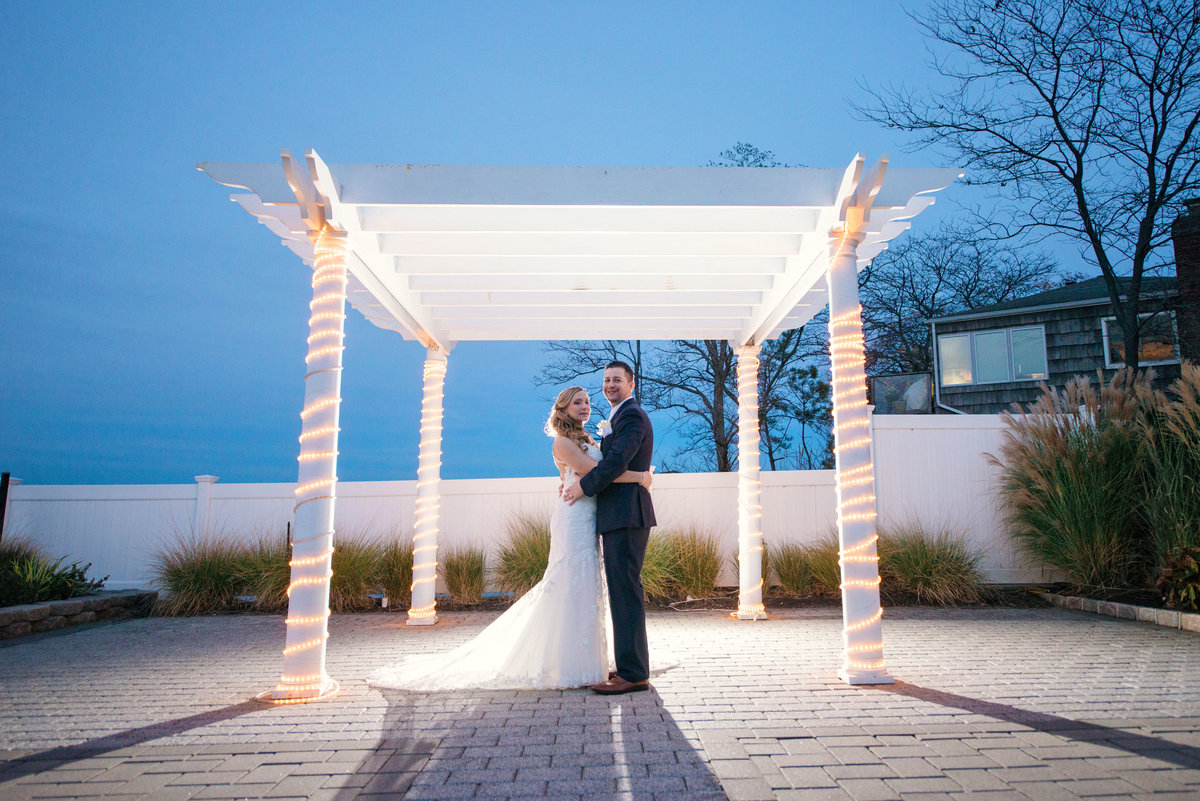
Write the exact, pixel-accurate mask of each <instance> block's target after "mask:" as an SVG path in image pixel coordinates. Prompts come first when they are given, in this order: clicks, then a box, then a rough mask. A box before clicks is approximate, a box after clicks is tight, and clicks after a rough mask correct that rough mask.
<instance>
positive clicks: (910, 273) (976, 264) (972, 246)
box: [858, 225, 1055, 375]
mask: <svg viewBox="0 0 1200 801" xmlns="http://www.w3.org/2000/svg"><path fill="white" fill-rule="evenodd" d="M1054 275H1055V265H1054V262H1053V261H1052V260H1051V259H1050V258H1049V257H1048V256H1047V255H1046V254H1045V253H1040V252H1033V251H1030V250H1029V249H1027V248H1021V247H1018V246H1016V245H1015V244H1013V243H1007V242H995V241H989V240H983V239H981V238H980V234H979V232H977V231H972V230H970V229H968V228H965V227H964V226H961V225H943V226H942V227H941V228H940V229H937V230H935V231H933V232H932V233H928V234H918V235H910V236H909V237H906V238H905V239H902V240H900V241H899V242H898V243H897V244H896V245H895V247H892V248H889V249H887V250H885V251H883V252H882V253H880V254H879V255H878V256H876V257H875V259H874V260H873V261H872V262H871V263H870V265H868V266H867V267H866V268H865V269H864V270H863V271H862V272H860V273H859V275H858V284H859V296H860V298H861V300H862V309H863V311H862V314H863V334H864V337H865V339H866V350H867V372H868V373H870V374H872V375H883V374H886V373H916V372H929V371H931V370H932V369H933V343H932V342H931V341H930V332H929V323H928V320H929V318H931V317H939V316H942V315H946V314H954V313H955V312H963V311H968V310H970V309H974V308H978V307H980V306H987V305H989V304H992V303H1000V302H1002V301H1006V300H1012V299H1014V298H1019V297H1023V296H1025V295H1030V294H1032V293H1034V292H1037V291H1040V290H1042V289H1046V288H1049V285H1050V283H1052V282H1051V278H1052V277H1053V276H1054Z"/></svg>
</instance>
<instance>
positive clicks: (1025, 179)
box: [859, 0, 1200, 368]
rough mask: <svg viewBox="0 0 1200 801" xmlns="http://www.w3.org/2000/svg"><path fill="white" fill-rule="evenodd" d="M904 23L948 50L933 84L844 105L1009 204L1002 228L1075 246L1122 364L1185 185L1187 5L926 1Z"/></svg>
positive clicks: (1186, 1)
mask: <svg viewBox="0 0 1200 801" xmlns="http://www.w3.org/2000/svg"><path fill="white" fill-rule="evenodd" d="M914 19H916V21H917V22H918V24H919V25H921V27H922V28H923V29H924V30H925V32H926V34H927V36H928V37H929V38H930V40H931V42H932V44H933V45H934V47H938V48H943V46H944V49H946V50H948V52H947V53H946V54H944V55H940V56H938V57H936V58H935V59H934V60H933V62H932V65H931V66H932V67H933V68H934V69H935V70H936V71H937V72H938V73H940V75H941V76H943V77H944V78H946V79H948V84H949V86H948V88H947V89H946V90H944V91H936V90H934V91H925V90H913V89H909V88H905V87H891V88H887V89H882V90H875V91H871V97H872V100H871V101H869V102H868V103H867V104H866V105H864V106H862V107H860V108H859V111H860V113H862V114H863V115H864V116H865V117H866V118H868V119H871V120H874V121H877V122H880V123H883V124H884V125H887V126H888V127H891V128H895V129H899V130H903V131H907V132H910V133H913V134H916V138H915V143H914V145H913V149H914V150H915V149H923V148H926V147H929V146H931V145H932V146H935V147H937V148H940V149H941V150H943V151H945V152H946V153H947V154H948V155H949V156H950V158H951V159H953V160H955V161H958V162H959V163H961V164H962V166H964V167H966V168H968V169H969V170H970V171H971V178H970V180H971V183H974V184H981V185H985V186H988V187H990V188H991V189H992V190H993V191H994V192H995V194H996V195H997V197H1001V198H1005V199H1007V200H1008V201H1010V203H1009V205H1008V209H1007V210H1008V212H1009V213H1010V214H1011V215H1012V216H1011V218H1010V219H1011V221H1012V222H1011V224H1010V225H1006V226H1004V228H1005V230H1004V234H1005V235H1009V236H1021V235H1031V236H1033V237H1035V238H1036V237H1038V236H1065V237H1067V238H1069V239H1070V240H1073V241H1076V242H1079V243H1080V244H1081V245H1084V246H1085V247H1086V253H1087V254H1088V256H1087V257H1088V258H1089V260H1090V261H1091V262H1093V263H1094V264H1095V266H1096V267H1098V268H1099V270H1100V272H1101V274H1102V275H1103V276H1104V279H1105V283H1106V285H1107V287H1108V293H1109V298H1110V300H1111V301H1112V304H1113V309H1114V312H1115V314H1116V316H1117V318H1118V319H1119V320H1120V322H1121V328H1122V330H1123V332H1124V346H1125V362H1126V364H1128V365H1129V366H1131V367H1135V368H1136V367H1137V365H1138V342H1139V339H1140V337H1139V326H1138V323H1139V317H1138V313H1139V310H1140V307H1141V294H1142V276H1143V274H1144V273H1145V272H1146V271H1154V270H1156V269H1158V268H1161V267H1163V266H1165V265H1166V264H1169V256H1168V255H1166V253H1167V252H1169V250H1168V251H1164V250H1163V245H1164V244H1166V243H1167V242H1168V238H1169V229H1168V225H1169V223H1170V220H1171V219H1172V218H1173V217H1174V212H1175V210H1176V207H1178V205H1179V204H1180V202H1181V201H1182V199H1184V198H1186V197H1190V196H1193V195H1195V194H1197V190H1198V189H1200V185H1198V178H1200V175H1198V171H1197V155H1198V151H1200V143H1198V137H1197V125H1198V123H1200V7H1198V6H1197V3H1196V2H1195V0H1106V1H1103V2H1102V1H1100V0H1004V2H994V3H993V2H978V1H977V0H934V2H933V3H932V5H931V6H930V8H929V9H928V10H927V11H926V12H924V13H918V14H915V15H914ZM1119 278H1120V279H1121V280H1118V279H1119Z"/></svg>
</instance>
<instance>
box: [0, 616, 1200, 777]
mask: <svg viewBox="0 0 1200 801" xmlns="http://www.w3.org/2000/svg"><path fill="white" fill-rule="evenodd" d="M494 616H495V615H494V614H484V613H452V614H444V615H443V616H442V622H441V623H439V624H438V625H437V626H435V627H432V628H409V627H406V626H404V625H403V616H402V615H398V614H389V615H384V614H374V615H344V616H337V617H335V618H333V620H332V623H331V638H330V641H329V668H330V672H331V674H332V675H333V676H335V677H336V678H338V679H339V680H340V681H341V683H342V688H343V689H342V693H341V694H340V695H339V696H337V697H336V698H334V699H332V700H329V701H325V702H321V703H317V704H305V705H297V706H283V707H266V706H263V705H260V704H257V703H254V702H252V701H248V700H247V699H248V698H250V697H251V696H253V695H254V694H255V693H257V692H259V691H261V690H263V689H266V688H268V687H270V686H271V685H272V684H273V683H274V681H275V680H276V679H277V678H278V672H279V669H280V667H281V661H282V660H281V657H280V655H279V648H280V646H281V644H282V641H283V622H282V618H281V617H257V616H227V617H206V618H191V619H161V618H150V619H141V620H132V621H123V622H119V623H112V624H102V625H97V626H92V627H86V628H83V629H78V630H69V631H65V632H59V633H56V634H54V635H38V636H35V637H32V638H26V639H22V640H18V641H15V642H11V643H9V644H7V645H4V646H0V749H5V750H0V799H3V800H4V801H18V800H22V799H32V798H77V797H78V798H83V797H88V798H90V797H97V796H106V797H107V798H109V799H117V798H119V799H134V798H149V799H162V800H163V801H170V800H171V799H185V798H260V797H262V798H296V799H302V798H303V799H338V800H339V801H341V800H342V799H383V798H400V797H404V798H410V799H459V798H523V797H549V798H555V799H559V798H563V799H566V798H625V799H646V800H647V801H654V800H655V799H685V798H686V799H722V798H730V799H843V800H849V799H854V801H883V800H884V799H898V798H904V799H928V800H929V801H933V799H962V798H968V799H1047V801H1051V800H1054V801H1056V800H1057V799H1075V798H1089V799H1105V798H1121V799H1130V798H1131V799H1155V800H1156V801H1165V800H1166V799H1191V800H1193V801H1194V799H1198V798H1200V634H1196V633H1192V632H1186V631H1178V630H1172V629H1165V628H1161V627H1158V626H1152V625H1146V624H1139V623H1135V622H1129V621H1121V620H1114V619H1111V618H1100V617H1095V616H1092V615H1089V614H1086V613H1082V612H1072V611H1066V610H1059V609H982V610H925V609H891V610H888V612H887V616H886V617H885V618H884V636H885V642H886V645H887V654H886V656H887V659H888V664H889V666H890V669H891V670H892V672H893V673H894V675H895V676H896V678H897V679H898V681H897V683H896V684H895V685H893V686H891V687H886V688H854V687H849V686H847V685H845V684H843V683H842V682H841V681H839V680H838V679H837V678H836V676H835V671H836V667H837V663H838V654H839V649H840V642H841V620H840V613H839V611H838V610H837V609H832V608H828V609H811V610H795V611H783V612H777V613H775V614H774V615H773V617H772V619H771V620H769V621H765V622H758V623H749V622H738V621H733V620H730V619H728V618H727V617H726V615H725V613H721V612H688V613H656V614H654V615H652V616H651V619H650V633H651V646H652V649H656V652H657V653H660V654H661V653H668V652H669V653H670V654H671V655H672V656H674V657H675V658H677V659H678V660H679V661H680V662H681V663H682V666H681V667H679V668H677V669H674V670H671V671H670V672H668V673H666V674H664V675H662V676H659V677H657V678H656V679H655V681H654V687H655V689H654V691H653V692H649V693H640V694H633V695H628V696H622V697H616V698H605V697H601V696H597V695H594V694H591V693H588V692H584V691H565V692H559V691H555V692H535V691H524V692H464V693H452V694H416V693H401V692H378V691H375V690H372V689H370V688H368V687H367V686H366V684H365V682H364V677H365V676H366V675H367V674H368V673H369V672H370V671H371V670H373V669H374V668H375V667H377V666H379V665H382V664H385V663H387V662H390V661H391V660H393V659H395V658H396V657H397V656H399V655H401V654H403V653H408V652H418V651H420V652H426V651H437V650H442V649H446V648H449V647H452V646H453V645H455V644H456V643H459V642H462V641H463V640H465V639H467V638H469V637H470V636H472V635H473V634H474V633H475V632H477V631H478V630H479V629H480V628H481V627H482V626H484V625H485V624H486V623H487V622H488V621H489V620H491V619H493V618H494Z"/></svg>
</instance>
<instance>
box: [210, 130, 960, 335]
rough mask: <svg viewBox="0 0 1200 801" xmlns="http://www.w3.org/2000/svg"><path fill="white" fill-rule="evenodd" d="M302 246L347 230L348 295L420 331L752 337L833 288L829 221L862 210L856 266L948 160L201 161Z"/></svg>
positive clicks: (914, 208)
mask: <svg viewBox="0 0 1200 801" xmlns="http://www.w3.org/2000/svg"><path fill="white" fill-rule="evenodd" d="M199 168H200V169H201V170H203V171H204V172H206V173H207V174H208V175H210V176H211V177H213V178H214V179H216V180H217V181H218V182H220V183H222V184H225V185H227V186H231V187H236V188H238V189H240V190H244V191H241V192H238V193H236V194H234V195H232V199H233V200H234V201H235V202H237V203H238V204H240V205H241V206H242V207H243V208H245V209H246V211H248V212H249V213H250V214H252V215H253V216H254V217H256V218H258V220H259V221H260V222H262V223H263V224H265V225H266V226H267V227H268V228H269V229H270V230H271V231H272V232H273V233H275V234H276V235H277V236H279V237H280V239H281V240H282V241H283V244H285V245H286V246H287V247H289V248H291V249H292V250H293V251H295V252H296V253H297V254H298V255H299V256H300V257H301V259H303V260H304V261H306V262H311V259H312V241H311V239H310V233H311V231H312V230H313V229H314V227H316V226H314V224H313V222H314V217H316V218H321V220H322V221H325V220H327V221H328V222H329V223H330V224H332V225H333V226H334V227H336V228H337V229H339V230H341V231H343V232H345V235H346V238H347V247H348V250H349V252H350V260H349V265H348V266H349V271H350V275H351V283H350V287H349V295H348V297H349V301H350V302H351V303H352V304H353V305H354V306H355V307H356V308H357V309H358V310H359V311H360V312H361V313H362V314H363V315H364V316H365V317H366V318H367V319H368V320H370V321H371V322H372V323H374V324H375V325H377V326H379V327H381V328H386V329H390V330H394V331H398V332H399V333H401V334H402V335H403V336H404V337H405V338H406V339H416V340H419V341H421V342H423V343H425V344H426V345H438V346H440V347H443V348H448V347H451V346H452V345H453V344H454V343H455V342H457V341H462V340H518V339H533V340H544V339H560V340H561V339H609V338H621V339H724V340H729V341H731V342H734V343H736V344H742V343H749V342H762V341H764V340H767V339H770V338H772V337H774V336H777V335H778V333H779V332H780V331H783V330H786V329H789V328H794V327H797V326H799V325H803V324H804V323H805V322H807V321H808V320H809V319H810V318H811V317H812V316H813V315H814V314H816V313H817V312H818V311H819V310H820V309H822V308H823V307H824V306H825V305H826V303H827V302H828V297H827V293H826V288H825V274H826V271H827V268H828V265H829V247H830V240H829V237H830V232H831V230H833V229H835V228H837V227H838V226H839V225H845V219H846V216H847V209H848V208H853V209H857V210H858V211H859V217H860V218H861V219H863V220H865V222H864V223H863V225H862V228H861V230H862V233H863V234H864V239H863V241H862V243H861V244H860V245H859V246H858V260H859V266H860V268H861V267H862V266H863V265H865V264H866V263H867V262H869V261H870V259H871V258H873V257H874V256H875V255H876V254H878V253H879V252H880V251H881V250H882V249H883V248H884V247H886V245H887V242H888V240H890V239H892V238H893V237H895V236H897V235H899V234H900V233H902V232H903V231H905V230H907V229H908V228H909V226H910V225H911V222H910V221H911V219H912V218H913V217H915V216H917V215H918V214H920V213H921V212H922V211H923V210H924V209H926V208H927V207H928V206H930V205H931V204H932V203H933V197H932V194H933V193H934V192H936V191H937V190H940V189H942V188H943V187H945V186H947V185H948V184H950V183H951V182H953V181H954V180H955V179H956V178H957V177H958V176H959V175H960V171H959V170H957V169H901V168H892V167H889V166H888V162H887V160H886V158H885V159H881V160H880V161H879V162H878V163H877V164H876V165H874V166H867V165H865V162H864V159H863V157H862V156H861V155H859V156H857V157H856V158H855V159H854V160H853V161H852V162H851V163H850V165H849V166H848V167H846V168H807V167H806V168H773V169H758V168H737V167H497V166H453V165H431V166H421V165H411V164H400V165H392V164H383V165H380V164H326V163H325V162H324V161H322V160H321V159H320V157H319V156H317V154H316V153H314V152H309V153H307V154H306V157H303V158H294V157H292V156H291V155H290V154H288V153H284V155H283V164H282V165H280V164H279V163H275V164H255V163H215V162H206V163H203V164H200V165H199Z"/></svg>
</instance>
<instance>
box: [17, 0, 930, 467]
mask: <svg viewBox="0 0 1200 801" xmlns="http://www.w3.org/2000/svg"><path fill="white" fill-rule="evenodd" d="M0 8H3V11H4V17H5V24H4V26H3V28H2V29H0V63H2V65H3V67H2V69H0V75H2V76H3V78H2V80H3V92H2V94H0V109H2V114H3V119H2V124H0V174H2V175H3V176H4V179H5V183H6V188H7V191H6V192H4V193H3V194H2V195H0V207H2V210H3V213H4V217H5V224H4V226H3V228H2V229H0V237H2V241H0V248H2V252H3V269H2V270H0V336H2V337H3V342H5V343H6V345H7V347H6V348H5V356H4V359H3V362H4V369H3V374H2V376H0V469H3V470H7V471H10V472H12V474H13V475H14V476H16V477H20V478H22V479H23V480H25V481H26V482H28V483H37V484H74V483H184V482H190V481H191V480H192V476H195V475H199V474H202V473H209V474H213V475H218V476H220V477H221V480H222V481H226V482H245V481H294V480H295V476H296V463H295V455H296V452H297V448H298V446H297V443H296V436H297V435H298V433H299V425H300V424H299V417H298V411H299V409H300V406H301V401H302V397H303V374H304V361H303V358H304V353H305V349H306V345H305V336H306V332H307V317H308V314H307V302H308V299H309V297H310V289H309V286H308V270H307V268H306V267H304V265H303V264H302V263H301V262H300V261H299V259H297V258H296V257H295V256H294V255H293V254H292V253H291V252H290V251H288V250H286V249H284V248H283V247H282V246H281V245H280V244H279V241H278V239H277V238H276V237H274V236H273V235H271V234H270V233H269V232H268V231H267V230H266V229H265V228H263V227H262V226H259V225H257V224H256V223H255V222H254V221H253V219H252V218H251V217H250V216H249V215H247V214H245V213H244V212H243V211H241V210H240V209H239V208H238V207H237V206H235V205H234V204H232V203H230V202H229V201H228V199H227V196H228V194H229V190H228V189H226V188H225V187H222V186H220V185H218V184H216V183H215V182H213V181H211V180H210V179H208V178H207V177H205V176H204V175H202V174H201V173H199V172H197V171H196V170H195V164H196V162H199V161H272V162H274V161H277V160H278V154H279V150H280V148H281V147H287V148H290V149H291V150H292V151H293V152H295V153H302V152H304V151H305V150H307V149H309V148H312V149H315V150H317V151H318V152H319V153H320V154H321V156H322V157H323V158H324V159H325V160H326V161H327V162H330V163H338V162H371V163H374V162H389V163H428V164H439V163H441V164H562V165H580V164H582V165H699V164H704V163H706V162H707V161H709V160H710V159H715V158H717V157H718V154H719V153H720V151H722V150H724V149H725V148H728V147H730V146H732V145H733V144H735V143H736V142H738V141H746V142H751V143H753V144H755V145H756V146H758V147H760V148H764V149H769V150H773V151H774V152H775V153H776V156H777V157H778V158H779V159H780V160H783V161H786V162H789V163H804V164H807V165H809V166H834V167H841V166H844V165H845V164H847V163H848V162H849V160H850V159H851V158H852V157H853V156H854V154H855V152H856V151H863V152H865V153H866V154H867V156H868V158H874V157H877V156H879V155H880V154H881V153H884V152H889V153H891V154H892V157H893V162H892V163H893V164H895V165H897V166H906V167H919V166H935V165H936V166H945V165H944V164H942V162H941V161H940V160H939V159H938V158H937V157H936V156H935V155H933V154H923V153H922V154H903V153H902V152H901V145H902V140H901V139H900V138H899V135H898V134H894V133H892V132H888V131H885V130H882V129H880V128H878V127H877V126H874V125H872V124H869V123H864V122H859V121H856V120H854V119H853V116H852V113H851V110H850V107H849V104H848V102H847V101H848V99H850V98H861V97H862V91H861V89H860V88H859V82H860V81H867V82H870V83H873V84H879V83H884V82H888V81H895V80H906V81H908V82H916V83H922V82H925V81H927V80H928V79H929V73H928V72H927V71H926V69H925V68H924V66H923V60H924V50H923V42H922V39H921V37H920V35H919V33H918V31H917V29H916V26H915V25H914V24H913V23H912V22H911V21H910V20H909V19H908V18H907V17H906V16H905V14H904V12H903V10H902V9H901V7H900V6H899V5H898V4H895V3H890V2H877V1H876V2H868V1H867V0H844V1H843V2H840V3H835V4H827V3H816V2H806V1H804V0H792V1H791V2H743V3H728V2H723V3H722V2H683V1H682V0H681V2H673V3H667V2H634V3H612V2H606V3H598V2H588V3H573V2H544V3H500V2H494V3H483V2H477V3H466V2H438V3H428V2H398V1H397V2H377V3H370V2H361V3H344V4H333V5H331V4H328V3H296V2H290V3H273V2H256V3H246V2H197V3H186V4H185V3H174V2H167V3H163V2H138V3H134V2H107V3H96V2H89V3H80V2H56V3H27V2H13V1H12V0H4V2H3V3H0ZM330 9H336V10H335V11H331V10H330ZM945 205H946V204H945V203H943V207H944V206H945ZM939 210H940V211H942V213H944V210H941V209H939ZM935 216H936V215H934V214H933V213H930V214H929V215H927V216H926V217H923V218H922V220H921V221H919V224H922V223H923V224H924V225H926V226H928V225H930V223H931V222H932V220H931V219H930V218H931V217H935ZM346 344H347V350H346V354H345V371H344V374H343V398H344V402H343V406H342V434H341V443H340V450H341V454H342V455H341V460H340V465H339V475H340V477H341V478H342V479H344V480H382V479H407V478H414V477H415V473H416V460H417V421H418V418H419V414H420V365H421V361H422V358H423V355H424V354H423V349H422V348H421V346H420V345H418V344H416V343H412V342H404V341H403V340H402V339H401V338H400V337H399V336H398V335H396V334H393V333H389V332H384V331H380V330H378V329H376V328H374V327H373V326H371V325H369V324H367V323H366V322H364V321H363V320H362V318H361V317H359V316H358V315H357V314H356V313H352V314H351V315H350V318H349V319H348V321H347V343H346ZM544 361H545V359H544V356H543V353H542V351H541V348H540V346H539V345H537V344H534V343H471V342H468V343H463V344H461V345H459V346H458V347H456V348H455V349H454V350H453V351H452V352H451V354H450V360H449V372H448V376H447V399H446V432H445V440H444V444H445V449H446V451H445V457H444V462H443V465H444V466H443V476H444V477H446V478H470V477H491V476H524V475H547V474H550V473H551V472H552V466H551V464H550V460H549V458H548V443H547V442H546V440H545V439H544V438H543V437H542V436H541V426H542V423H543V421H544V419H545V414H546V411H547V410H548V407H549V402H550V399H551V398H552V396H553V394H554V391H553V390H552V389H551V388H549V387H536V386H534V385H533V383H532V382H531V378H532V377H533V376H534V375H535V374H536V373H537V372H538V370H539V368H540V366H541V365H542V364H543V363H544ZM656 423H658V424H659V425H660V427H661V428H664V429H665V427H666V423H667V421H666V420H665V419H662V420H656ZM664 438H665V439H668V440H669V437H666V436H665V437H664ZM668 446H669V445H668V443H667V442H665V441H664V443H663V445H662V446H661V447H668ZM661 447H660V449H661Z"/></svg>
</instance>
